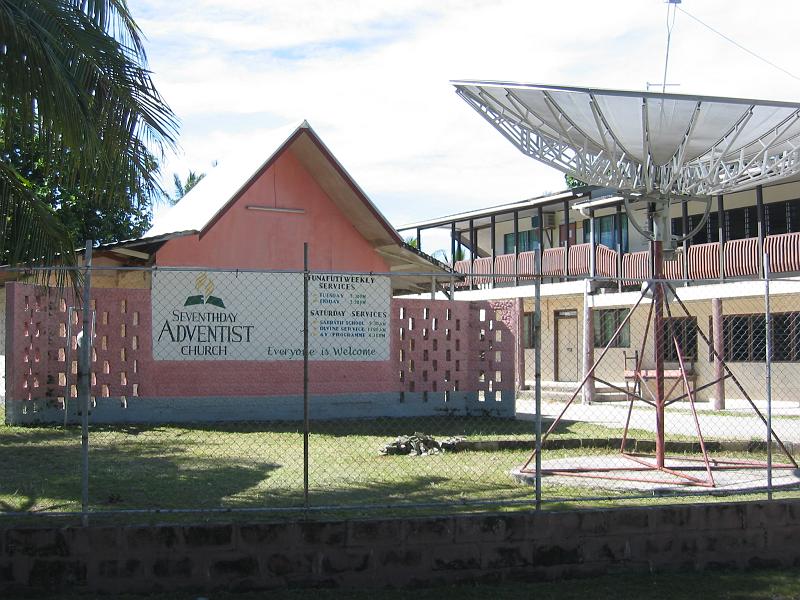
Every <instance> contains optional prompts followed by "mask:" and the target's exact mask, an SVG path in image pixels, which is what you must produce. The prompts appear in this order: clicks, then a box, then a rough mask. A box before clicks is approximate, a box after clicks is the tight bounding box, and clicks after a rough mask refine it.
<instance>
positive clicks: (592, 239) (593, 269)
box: [589, 208, 597, 277]
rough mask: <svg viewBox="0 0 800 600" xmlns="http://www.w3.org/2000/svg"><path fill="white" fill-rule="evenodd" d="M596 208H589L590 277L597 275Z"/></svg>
mask: <svg viewBox="0 0 800 600" xmlns="http://www.w3.org/2000/svg"><path fill="white" fill-rule="evenodd" d="M594 225H595V223H594V209H593V208H591V209H589V277H596V276H597V236H596V234H595V229H594Z"/></svg>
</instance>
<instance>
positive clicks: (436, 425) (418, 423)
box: [0, 416, 578, 439]
mask: <svg viewBox="0 0 800 600" xmlns="http://www.w3.org/2000/svg"><path fill="white" fill-rule="evenodd" d="M552 422H553V420H552V419H547V418H545V419H542V429H543V431H546V430H547V428H548V427H549V426H550V424H551V423H552ZM576 424H578V422H577V421H570V420H567V419H562V420H561V422H560V423H559V425H558V427H557V428H556V429H555V430H554V431H553V435H564V434H569V433H572V432H573V430H574V428H575V426H576ZM46 427H47V429H48V430H52V429H53V428H52V427H51V426H46ZM12 429H14V430H16V431H17V432H19V431H20V430H22V431H31V430H33V431H37V430H39V427H38V426H25V427H14V428H12ZM68 429H73V430H76V431H79V428H76V427H74V426H70V427H69V428H68ZM61 430H62V429H59V430H58V431H61ZM154 431H171V432H173V434H174V435H177V436H180V435H186V434H188V433H190V432H219V433H289V434H292V433H294V434H298V435H302V434H303V423H302V422H298V421H247V422H230V423H202V422H197V423H175V424H171V423H166V424H153V425H151V424H127V425H103V424H92V425H91V429H90V436H91V435H103V434H105V433H113V434H119V433H122V434H126V435H131V436H137V435H141V434H143V433H149V432H154ZM417 431H418V432H424V433H427V434H429V435H434V436H466V437H484V438H490V437H494V438H497V439H506V438H519V437H524V438H527V437H530V438H531V439H533V436H534V435H535V430H534V423H533V422H532V421H519V420H515V419H504V418H499V417H486V416H474V417H467V416H432V417H378V418H364V419H336V420H325V421H320V420H314V419H311V421H310V433H311V434H312V435H314V434H317V435H329V436H339V437H346V436H352V435H367V436H380V437H384V436H389V437H396V436H398V435H408V434H411V433H414V432H417ZM1 437H2V427H0V438H1Z"/></svg>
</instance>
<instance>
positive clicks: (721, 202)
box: [717, 194, 727, 281]
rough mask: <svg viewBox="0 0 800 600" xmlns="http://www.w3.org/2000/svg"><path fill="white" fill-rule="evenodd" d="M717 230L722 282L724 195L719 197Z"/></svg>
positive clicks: (724, 236) (724, 234)
mask: <svg viewBox="0 0 800 600" xmlns="http://www.w3.org/2000/svg"><path fill="white" fill-rule="evenodd" d="M717 229H718V238H719V278H720V281H722V280H724V279H725V242H726V241H727V240H726V239H725V238H726V237H727V234H726V233H725V201H724V200H723V198H722V194H720V195H719V196H717Z"/></svg>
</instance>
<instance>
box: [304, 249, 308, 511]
mask: <svg viewBox="0 0 800 600" xmlns="http://www.w3.org/2000/svg"><path fill="white" fill-rule="evenodd" d="M308 430H309V427H308V242H304V243H303V508H305V510H306V511H308Z"/></svg>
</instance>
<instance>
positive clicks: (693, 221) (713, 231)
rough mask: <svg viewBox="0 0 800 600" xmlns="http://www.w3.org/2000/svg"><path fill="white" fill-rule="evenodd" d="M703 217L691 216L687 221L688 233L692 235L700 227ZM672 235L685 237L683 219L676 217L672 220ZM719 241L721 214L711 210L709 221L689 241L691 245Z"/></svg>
mask: <svg viewBox="0 0 800 600" xmlns="http://www.w3.org/2000/svg"><path fill="white" fill-rule="evenodd" d="M702 219H703V215H689V218H688V219H687V223H686V224H687V226H688V231H687V233H691V232H692V231H694V228H695V227H697V226H698V225H700V221H701V220H702ZM672 235H674V236H678V237H683V218H682V217H675V218H674V219H672ZM718 241H719V213H718V212H717V211H716V210H713V209H712V210H711V212H709V213H708V219H706V222H705V223H704V224H703V227H701V228H700V230H699V231H698V232H697V233H695V234H694V237H693V238H691V239H690V240H689V243H690V244H706V243H709V242H718Z"/></svg>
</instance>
